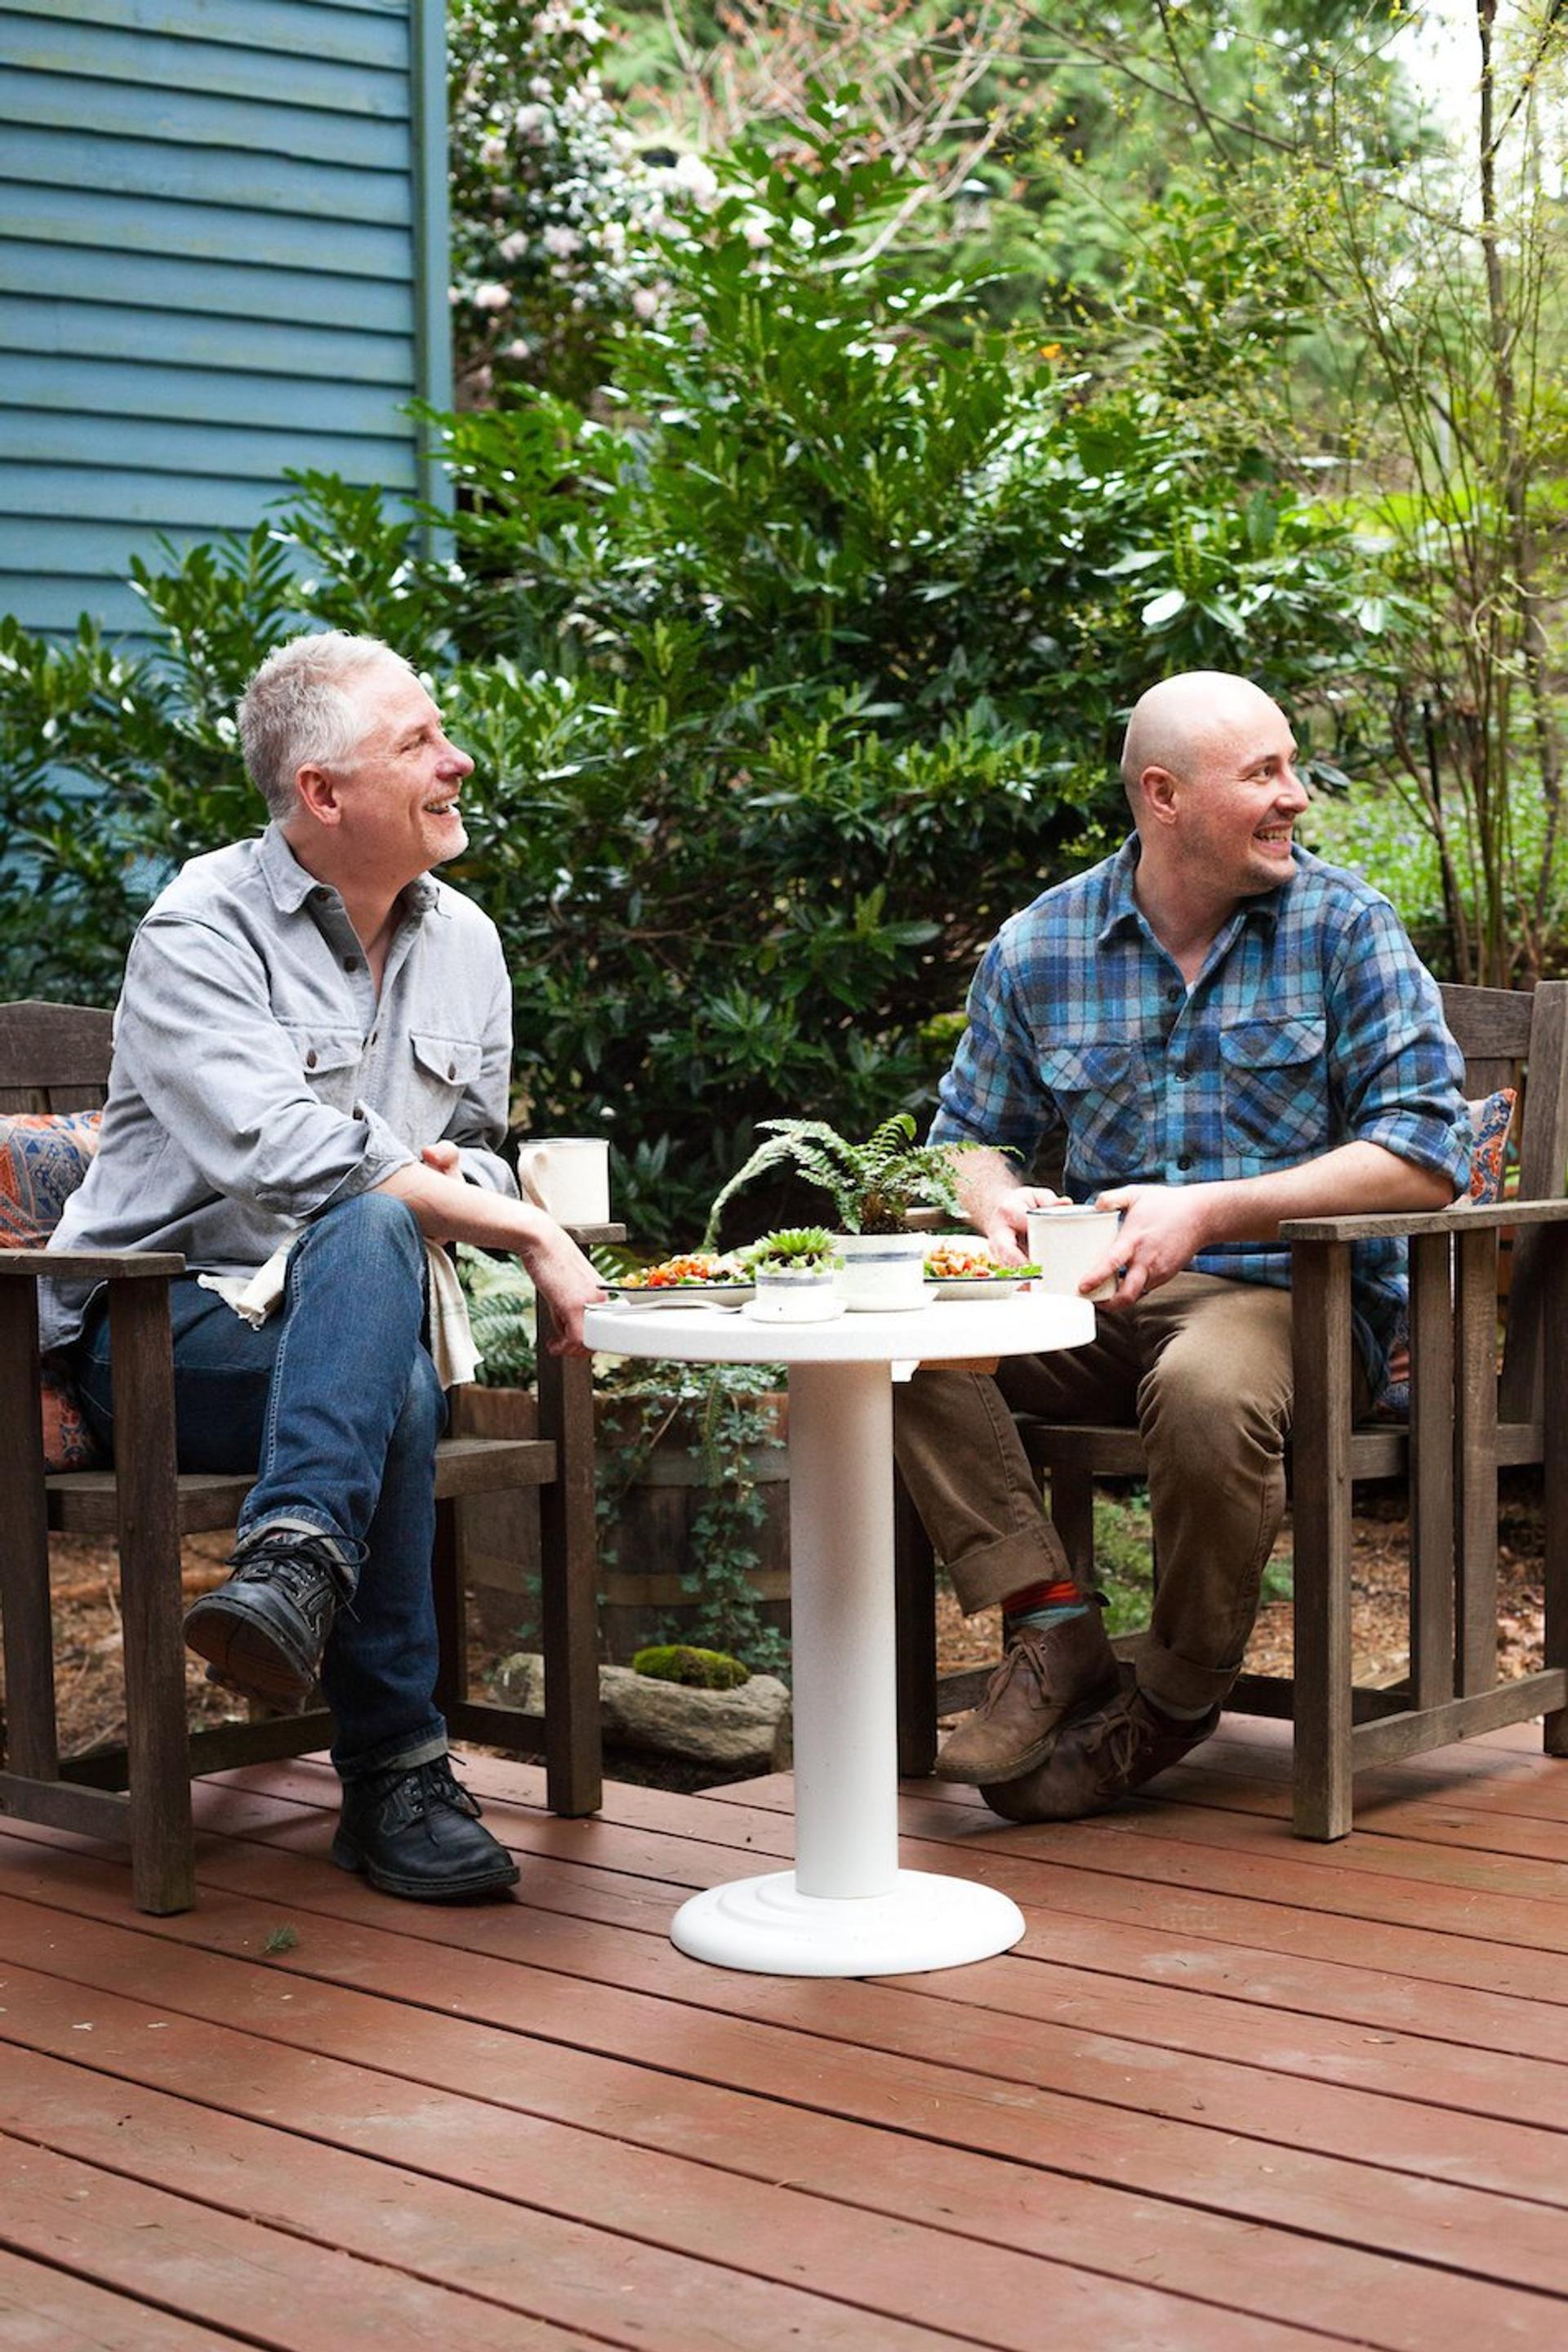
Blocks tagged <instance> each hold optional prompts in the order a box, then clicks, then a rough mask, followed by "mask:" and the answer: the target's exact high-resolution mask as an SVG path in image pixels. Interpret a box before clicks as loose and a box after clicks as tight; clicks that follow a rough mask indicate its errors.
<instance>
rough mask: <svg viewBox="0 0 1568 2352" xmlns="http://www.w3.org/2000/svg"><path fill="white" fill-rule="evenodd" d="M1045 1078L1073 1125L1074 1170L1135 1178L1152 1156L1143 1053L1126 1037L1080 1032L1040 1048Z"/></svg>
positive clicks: (1101, 1178)
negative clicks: (1093, 1035) (1084, 1034)
mask: <svg viewBox="0 0 1568 2352" xmlns="http://www.w3.org/2000/svg"><path fill="white" fill-rule="evenodd" d="M1037 1051H1038V1055H1039V1070H1040V1078H1041V1082H1042V1083H1043V1084H1044V1085H1045V1086H1046V1087H1047V1088H1048V1090H1049V1092H1050V1094H1051V1096H1052V1097H1053V1099H1054V1100H1055V1102H1056V1105H1057V1108H1058V1111H1059V1112H1060V1113H1061V1117H1062V1119H1063V1121H1064V1123H1065V1125H1066V1127H1067V1131H1068V1181H1069V1182H1071V1181H1075V1180H1076V1181H1086V1182H1089V1183H1093V1184H1096V1185H1099V1184H1107V1183H1114V1182H1117V1181H1127V1182H1131V1181H1133V1180H1134V1179H1135V1178H1137V1177H1138V1176H1139V1175H1141V1174H1142V1172H1143V1170H1144V1168H1145V1165H1146V1163H1147V1160H1148V1158H1149V1149H1148V1146H1149V1133H1150V1120H1149V1105H1148V1102H1147V1100H1146V1092H1147V1090H1146V1087H1145V1086H1144V1083H1143V1066H1142V1055H1141V1054H1140V1053H1138V1052H1136V1051H1135V1050H1134V1048H1133V1047H1132V1046H1131V1045H1129V1044H1128V1043H1127V1041H1126V1040H1125V1039H1124V1038H1120V1037H1118V1038H1110V1037H1106V1038H1093V1037H1087V1038H1078V1039H1074V1040H1071V1041H1069V1042H1068V1043H1065V1044H1064V1043H1058V1044H1053V1045H1042V1046H1040V1047H1038V1048H1037Z"/></svg>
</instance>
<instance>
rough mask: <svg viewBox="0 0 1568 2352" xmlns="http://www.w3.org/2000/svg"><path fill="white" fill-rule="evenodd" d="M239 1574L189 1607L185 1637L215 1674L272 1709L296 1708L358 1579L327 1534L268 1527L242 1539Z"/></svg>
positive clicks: (216, 1678) (313, 1678)
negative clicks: (339, 1613)
mask: <svg viewBox="0 0 1568 2352" xmlns="http://www.w3.org/2000/svg"><path fill="white" fill-rule="evenodd" d="M233 1566H234V1574H233V1575H232V1576H231V1577H230V1578H229V1580H228V1581H227V1583H226V1584H220V1585H219V1586H218V1587H217V1589H216V1591H214V1592H205V1593H204V1594H203V1595H202V1597H201V1599H200V1600H199V1601H193V1602H192V1603H191V1606H190V1607H189V1608H188V1609H187V1610H186V1612H185V1640H186V1641H187V1643H189V1644H190V1646H191V1648H192V1649H193V1650H195V1652H196V1653H197V1654H198V1656H200V1657H204V1658H205V1659H206V1660H207V1662H208V1665H209V1667H210V1670H211V1674H212V1678H213V1680H214V1681H216V1682H223V1683H228V1684H230V1685H232V1686H233V1688H234V1689H236V1690H237V1691H241V1692H243V1693H244V1695H245V1696H246V1697H247V1698H258V1699H261V1700H264V1701H265V1703H266V1704H267V1705H268V1706H276V1707H281V1708H283V1709H285V1710H289V1709H298V1708H299V1707H300V1706H303V1705H304V1703H305V1700H306V1699H307V1698H308V1697H309V1696H310V1692H311V1690H312V1688H313V1687H314V1685H315V1684H316V1682H317V1680H318V1679H319V1677H320V1675H321V1652H322V1651H323V1650H324V1649H325V1648H326V1645H327V1636H328V1634H329V1633H331V1630H332V1620H333V1618H334V1617H335V1616H336V1615H337V1613H338V1609H339V1605H340V1603H341V1602H342V1601H346V1600H347V1598H348V1597H349V1594H350V1592H351V1591H352V1590H353V1578H352V1574H351V1571H350V1570H349V1569H348V1568H347V1566H346V1565H345V1563H344V1561H343V1558H342V1552H341V1550H340V1549H339V1548H338V1546H337V1545H336V1544H335V1543H334V1542H333V1541H332V1540H331V1538H330V1537H328V1536H321V1535H312V1534H311V1533H310V1532H309V1530H307V1529H305V1528H297V1527H268V1528H263V1529H262V1530H261V1532H260V1534H259V1535H257V1536H254V1537H251V1538H247V1539H246V1540H244V1541H242V1542H241V1544H240V1546H239V1549H238V1550H237V1552H236V1553H235V1555H234V1561H233Z"/></svg>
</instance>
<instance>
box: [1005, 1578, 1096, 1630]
mask: <svg viewBox="0 0 1568 2352" xmlns="http://www.w3.org/2000/svg"><path fill="white" fill-rule="evenodd" d="M1088 1609H1089V1596H1088V1594H1087V1593H1086V1592H1085V1591H1084V1590H1083V1587H1082V1586H1081V1585H1080V1584H1078V1583H1075V1581H1074V1580H1073V1579H1072V1578H1071V1577H1070V1576H1068V1577H1044V1578H1042V1579H1041V1580H1040V1582H1039V1583H1038V1584H1026V1585H1024V1586H1023V1587H1022V1588H1021V1589H1020V1590H1019V1591H1016V1592H1010V1593H1009V1594H1008V1595H1007V1598H1006V1600H1005V1601H1004V1602H1003V1603H1002V1630H1003V1633H1016V1632H1017V1631H1018V1628H1019V1627H1020V1626H1022V1625H1033V1626H1035V1627H1037V1629H1041V1628H1044V1627H1045V1626H1047V1625H1065V1624H1066V1622H1067V1621H1068V1618H1069V1617H1082V1616H1083V1615H1085V1614H1086V1613H1087V1612H1088Z"/></svg>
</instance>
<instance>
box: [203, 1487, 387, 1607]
mask: <svg viewBox="0 0 1568 2352" xmlns="http://www.w3.org/2000/svg"><path fill="white" fill-rule="evenodd" d="M268 1528H298V1530H299V1532H300V1534H301V1535H305V1536H319V1537H320V1538H321V1541H322V1542H323V1543H324V1544H326V1545H328V1546H329V1547H330V1548H331V1552H332V1556H333V1558H334V1559H335V1560H336V1561H337V1564H338V1566H339V1567H340V1568H341V1569H342V1576H343V1586H344V1592H343V1598H344V1599H345V1600H347V1601H352V1600H353V1596H354V1591H355V1588H356V1587H357V1585H358V1583H359V1572H360V1570H361V1569H362V1568H363V1565H364V1557H365V1551H366V1549H367V1548H366V1546H365V1545H363V1543H357V1542H356V1541H355V1540H354V1538H353V1536H345V1535H340V1534H339V1533H338V1530H337V1528H335V1527H333V1525H332V1523H331V1520H330V1519H312V1518H307V1517H306V1516H305V1514H304V1512H303V1511H299V1510H291V1509H284V1510H280V1511H266V1512H264V1513H263V1514H262V1516H261V1517H260V1518H258V1519H247V1520H244V1521H243V1522H242V1523H241V1525H240V1528H239V1529H238V1535H237V1541H236V1544H235V1548H234V1549H235V1558H236V1559H238V1557H239V1555H240V1553H241V1552H242V1551H243V1550H244V1549H245V1548H246V1546H247V1544H252V1543H254V1542H255V1541H256V1539H257V1538H258V1536H263V1535H265V1534H266V1533H267V1531H268Z"/></svg>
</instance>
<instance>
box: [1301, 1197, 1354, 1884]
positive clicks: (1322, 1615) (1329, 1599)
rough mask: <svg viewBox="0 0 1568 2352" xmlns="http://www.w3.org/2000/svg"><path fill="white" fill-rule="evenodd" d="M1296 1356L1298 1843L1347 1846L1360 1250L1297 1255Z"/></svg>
mask: <svg viewBox="0 0 1568 2352" xmlns="http://www.w3.org/2000/svg"><path fill="white" fill-rule="evenodd" d="M1290 1288H1291V1294H1292V1307H1293V1312H1292V1325H1293V1332H1294V1342H1293V1348H1294V1357H1295V1376H1294V1385H1295V1402H1294V1412H1293V1417H1292V1432H1291V1447H1292V1452H1293V1454H1294V1461H1295V1486H1294V1492H1295V1538H1296V1579H1295V1582H1296V1601H1295V1619H1296V1671H1295V1718H1296V1725H1295V1770H1294V1800H1295V1801H1294V1812H1295V1829H1296V1834H1297V1836H1298V1837H1307V1838H1318V1839H1323V1840H1327V1839H1331V1838H1342V1837H1344V1836H1345V1835H1346V1834H1347V1832H1349V1830H1350V1827H1351V1820H1352V1768H1351V1759H1352V1741H1351V1726H1352V1717H1351V1518H1350V1506H1351V1480H1350V1428H1351V1348H1352V1339H1351V1322H1350V1250H1349V1245H1348V1244H1346V1243H1344V1242H1312V1243H1301V1242H1298V1243H1297V1244H1296V1245H1295V1247H1294V1248H1293V1249H1292V1251H1291V1254H1290Z"/></svg>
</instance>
